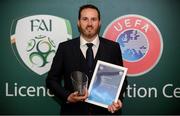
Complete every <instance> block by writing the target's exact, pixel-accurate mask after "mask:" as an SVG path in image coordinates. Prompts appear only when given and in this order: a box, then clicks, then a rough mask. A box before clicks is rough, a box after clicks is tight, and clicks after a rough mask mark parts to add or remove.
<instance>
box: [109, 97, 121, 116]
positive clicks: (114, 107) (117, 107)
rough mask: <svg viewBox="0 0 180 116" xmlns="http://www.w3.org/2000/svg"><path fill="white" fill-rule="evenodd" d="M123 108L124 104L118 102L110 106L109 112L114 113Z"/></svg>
mask: <svg viewBox="0 0 180 116" xmlns="http://www.w3.org/2000/svg"><path fill="white" fill-rule="evenodd" d="M121 108H122V102H121V100H118V101H117V102H116V103H115V102H113V103H112V105H109V106H108V111H109V112H111V113H114V112H116V111H117V110H119V109H121Z"/></svg>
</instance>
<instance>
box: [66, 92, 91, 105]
mask: <svg viewBox="0 0 180 116" xmlns="http://www.w3.org/2000/svg"><path fill="white" fill-rule="evenodd" d="M87 97H88V91H87V89H86V90H85V94H84V95H79V94H78V92H77V91H76V92H74V93H71V94H70V95H69V96H68V98H67V101H68V102H69V103H76V102H79V101H85V100H86V99H87Z"/></svg>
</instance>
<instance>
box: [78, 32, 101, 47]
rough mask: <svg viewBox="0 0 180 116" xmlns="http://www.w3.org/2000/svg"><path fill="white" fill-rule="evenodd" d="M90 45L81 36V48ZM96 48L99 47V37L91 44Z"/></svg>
mask: <svg viewBox="0 0 180 116" xmlns="http://www.w3.org/2000/svg"><path fill="white" fill-rule="evenodd" d="M87 43H89V42H88V41H86V40H85V39H84V38H83V37H82V36H80V46H86V44H87ZM91 43H93V45H94V46H95V47H98V45H99V36H98V35H97V36H96V38H95V39H94V40H93V41H92V42H91Z"/></svg>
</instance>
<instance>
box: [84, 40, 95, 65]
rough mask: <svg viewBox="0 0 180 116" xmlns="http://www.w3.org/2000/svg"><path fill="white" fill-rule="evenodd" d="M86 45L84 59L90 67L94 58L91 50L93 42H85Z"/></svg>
mask: <svg viewBox="0 0 180 116" xmlns="http://www.w3.org/2000/svg"><path fill="white" fill-rule="evenodd" d="M86 45H87V47H88V49H87V51H86V60H87V63H88V65H89V68H91V67H92V64H93V60H94V55H93V50H92V46H93V44H92V43H87V44H86Z"/></svg>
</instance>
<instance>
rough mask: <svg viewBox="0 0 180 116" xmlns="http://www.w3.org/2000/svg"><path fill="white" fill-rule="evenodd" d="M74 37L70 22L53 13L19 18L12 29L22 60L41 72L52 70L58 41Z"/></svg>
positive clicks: (12, 35)
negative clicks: (51, 14)
mask: <svg viewBox="0 0 180 116" xmlns="http://www.w3.org/2000/svg"><path fill="white" fill-rule="evenodd" d="M71 38H72V30H71V25H70V22H69V21H68V20H66V19H63V18H60V17H56V16H50V15H34V16H29V17H25V18H22V19H19V20H16V21H15V22H13V25H12V29H11V45H12V48H13V51H14V53H15V55H16V57H17V59H18V61H19V62H20V63H21V64H23V65H24V66H25V67H28V69H31V70H32V71H33V72H35V73H37V74H39V75H43V74H45V73H46V72H48V71H49V69H50V66H51V63H52V59H53V57H54V55H55V52H56V50H57V47H58V44H59V43H60V42H63V41H66V40H68V39H71Z"/></svg>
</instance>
